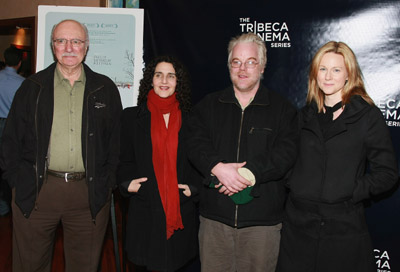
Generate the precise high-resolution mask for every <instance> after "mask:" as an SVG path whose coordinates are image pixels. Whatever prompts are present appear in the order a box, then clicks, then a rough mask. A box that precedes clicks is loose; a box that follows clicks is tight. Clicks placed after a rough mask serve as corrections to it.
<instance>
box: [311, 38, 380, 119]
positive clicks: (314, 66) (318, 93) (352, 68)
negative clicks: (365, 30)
mask: <svg viewBox="0 0 400 272" xmlns="http://www.w3.org/2000/svg"><path fill="white" fill-rule="evenodd" d="M331 52H332V53H335V54H339V55H342V56H343V59H344V65H345V67H346V70H347V73H348V81H347V82H346V84H345V85H344V87H343V90H342V104H343V105H346V104H347V103H349V101H350V98H351V97H352V96H353V95H359V96H361V97H362V98H363V99H364V100H365V101H367V102H368V103H369V104H371V105H373V104H374V101H373V100H372V99H371V97H370V96H369V95H368V93H367V92H366V90H365V86H364V81H363V78H362V77H363V76H362V72H361V69H360V66H359V65H358V62H357V58H356V56H355V54H354V52H353V51H352V50H351V49H350V47H349V46H348V45H347V44H345V43H343V42H335V41H330V42H328V43H326V44H324V45H323V46H322V47H321V48H320V49H319V50H318V51H317V53H315V55H314V57H313V59H312V61H311V65H310V72H309V75H308V93H307V104H310V103H311V102H312V101H315V102H316V103H317V106H318V112H321V111H322V109H323V107H324V100H325V95H324V93H323V92H322V90H321V89H320V88H319V87H318V82H317V76H318V70H319V64H320V62H321V59H322V57H323V56H324V55H325V54H326V53H331Z"/></svg>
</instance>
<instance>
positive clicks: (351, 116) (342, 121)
mask: <svg viewBox="0 0 400 272" xmlns="http://www.w3.org/2000/svg"><path fill="white" fill-rule="evenodd" d="M368 109H369V104H368V103H367V102H366V101H365V100H364V99H363V98H362V97H361V96H359V95H354V96H353V97H352V98H351V99H350V103H348V104H347V105H346V106H345V108H344V110H343V113H342V114H341V115H340V118H338V119H337V122H335V124H334V125H333V126H332V127H331V130H330V131H329V135H327V139H329V138H332V137H334V136H335V135H338V134H340V133H342V132H343V131H346V130H347V125H348V124H352V123H354V122H356V121H357V120H359V119H360V118H361V117H362V116H363V115H364V113H365V112H366V111H367V110H368ZM317 113H318V107H317V104H316V103H315V102H312V103H311V104H310V105H308V106H306V107H304V108H303V109H302V118H303V120H302V121H303V124H304V127H303V128H304V129H309V130H311V131H314V133H316V134H317V135H319V136H320V137H322V132H321V130H320V127H319V122H318V118H317Z"/></svg>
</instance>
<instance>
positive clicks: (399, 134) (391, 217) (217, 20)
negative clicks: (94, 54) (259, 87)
mask: <svg viewBox="0 0 400 272" xmlns="http://www.w3.org/2000/svg"><path fill="white" fill-rule="evenodd" d="M140 5H141V8H143V9H144V10H145V34H144V60H145V62H146V61H148V60H150V59H151V58H153V57H154V56H155V55H162V54H172V55H175V56H177V57H178V58H179V59H181V60H182V61H183V62H184V64H185V65H186V66H187V68H188V70H189V72H190V75H191V79H192V84H193V99H194V102H197V101H199V100H200V99H201V98H202V97H204V96H205V95H206V94H208V93H210V92H214V91H217V90H220V89H222V88H224V87H226V86H228V85H229V84H230V79H229V73H228V68H227V57H228V55H227V45H228V42H229V40H230V38H231V37H233V36H236V35H238V34H241V33H244V32H254V33H257V34H258V35H259V36H260V37H262V38H263V40H264V41H265V42H266V44H267V48H268V53H267V54H268V63H267V68H266V70H265V73H264V79H263V84H265V85H266V86H268V87H269V88H270V89H273V90H275V91H277V92H279V93H281V94H283V95H285V96H286V97H288V98H289V100H290V101H291V102H292V103H293V104H294V105H295V106H297V107H298V108H300V107H302V106H303V105H304V104H305V98H306V94H307V76H308V69H309V64H310V61H311V58H312V56H313V55H314V53H315V52H316V50H317V49H318V48H319V47H320V46H321V45H323V44H325V43H326V42H328V41H330V40H336V41H343V42H345V43H347V44H348V45H349V46H350V47H351V48H352V49H353V51H354V52H355V54H356V55H357V58H358V61H359V64H360V66H361V69H362V71H363V74H364V79H365V83H366V88H367V91H368V93H369V94H370V96H371V97H372V98H373V99H374V101H375V103H376V105H377V106H378V107H379V108H380V109H381V111H382V114H383V116H384V117H385V119H386V122H387V125H388V126H389V128H390V131H391V133H392V138H393V143H394V145H395V148H396V152H397V154H398V158H399V159H400V140H399V139H400V128H399V127H400V110H399V108H400V76H399V75H400V1H394V0H385V1H383V0H381V1H379V0H364V1H356V0H336V1H316V0H304V1H297V0H279V1H259V0H257V1H255V0H248V1H237V0H218V1H213V0H202V1H185V0H163V1H157V0H147V1H142V2H141V3H140ZM367 205H368V206H369V208H368V209H367V216H368V224H369V228H370V232H371V235H372V238H373V243H374V247H375V257H376V264H377V271H381V272H383V271H385V272H388V271H400V216H399V215H400V193H399V192H398V191H397V190H396V188H395V189H394V190H393V191H392V192H388V193H387V194H385V195H384V196H379V197H377V198H376V199H373V200H372V201H370V202H369V203H367Z"/></svg>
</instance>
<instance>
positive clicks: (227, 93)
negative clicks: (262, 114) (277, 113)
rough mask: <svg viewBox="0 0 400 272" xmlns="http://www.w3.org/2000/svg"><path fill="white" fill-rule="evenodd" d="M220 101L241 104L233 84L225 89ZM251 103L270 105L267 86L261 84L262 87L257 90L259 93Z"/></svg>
mask: <svg viewBox="0 0 400 272" xmlns="http://www.w3.org/2000/svg"><path fill="white" fill-rule="evenodd" d="M218 101H220V102H221V103H234V104H239V102H238V100H237V98H236V96H235V91H234V90H233V86H230V87H228V88H226V89H225V90H223V91H222V92H221V94H220V96H219V98H218ZM250 105H261V106H267V105H269V91H268V89H267V88H266V87H264V86H263V85H262V84H260V87H259V88H258V90H257V93H256V95H255V97H254V99H253V101H252V102H251V103H250Z"/></svg>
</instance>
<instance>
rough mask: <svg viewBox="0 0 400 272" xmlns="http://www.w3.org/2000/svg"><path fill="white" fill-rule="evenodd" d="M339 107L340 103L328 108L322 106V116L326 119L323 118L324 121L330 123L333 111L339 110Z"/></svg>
mask: <svg viewBox="0 0 400 272" xmlns="http://www.w3.org/2000/svg"><path fill="white" fill-rule="evenodd" d="M341 107H342V101H340V102H338V103H336V104H335V105H334V106H333V107H329V106H327V105H324V108H325V114H324V116H325V118H326V119H325V118H324V119H325V120H330V121H332V120H333V113H334V112H335V111H337V110H338V109H340V108H341Z"/></svg>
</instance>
